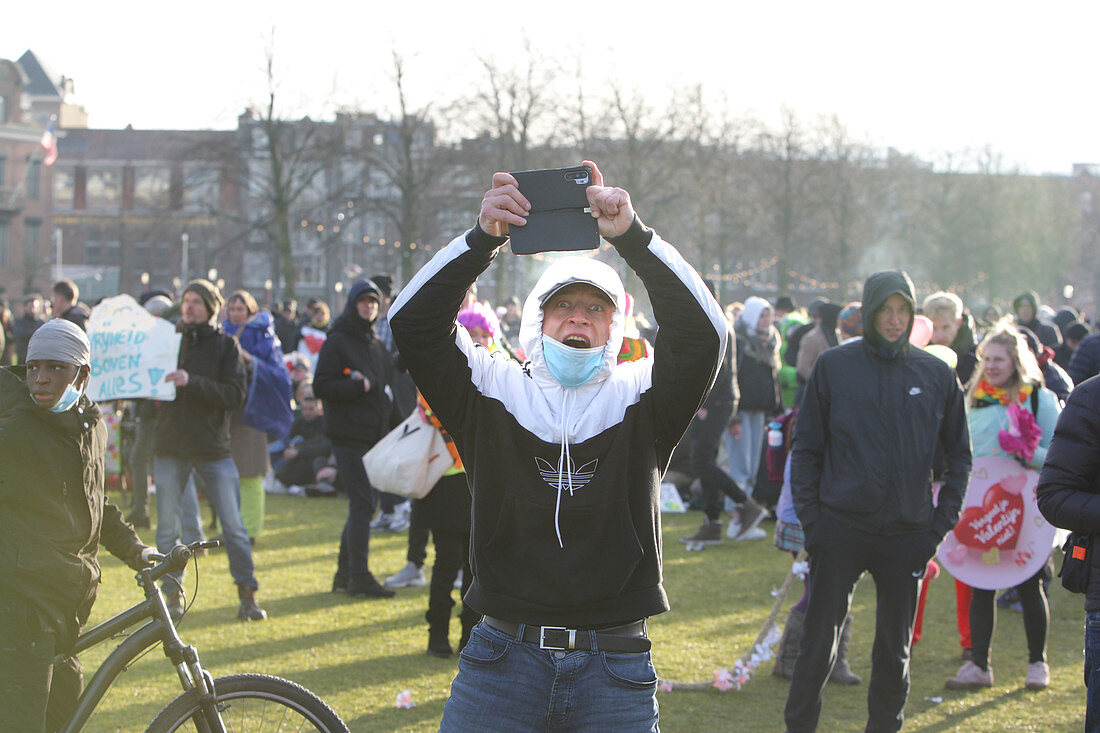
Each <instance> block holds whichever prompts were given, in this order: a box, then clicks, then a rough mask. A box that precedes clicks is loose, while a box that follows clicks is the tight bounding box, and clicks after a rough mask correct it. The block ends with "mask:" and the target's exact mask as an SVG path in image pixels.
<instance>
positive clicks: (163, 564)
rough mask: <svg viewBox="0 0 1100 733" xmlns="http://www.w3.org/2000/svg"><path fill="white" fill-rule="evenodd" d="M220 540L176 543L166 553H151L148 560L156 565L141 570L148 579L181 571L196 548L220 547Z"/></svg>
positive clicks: (157, 578) (155, 578) (158, 578)
mask: <svg viewBox="0 0 1100 733" xmlns="http://www.w3.org/2000/svg"><path fill="white" fill-rule="evenodd" d="M221 544H222V543H221V540H202V541H201V542H192V543H191V544H189V545H176V546H175V547H173V548H172V549H171V550H169V551H168V554H167V555H161V554H153V555H151V556H150V558H149V559H150V560H153V561H156V563H157V564H156V565H154V566H153V567H151V568H146V569H145V570H142V571H141V572H143V573H148V574H149V578H150V580H160V579H161V578H163V577H164V576H165V575H168V574H169V573H179V572H183V570H185V569H186V568H187V562H188V561H189V560H190V559H191V558H192V556H194V554H195V551H196V550H208V549H213V548H215V547H221Z"/></svg>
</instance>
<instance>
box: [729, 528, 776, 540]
mask: <svg viewBox="0 0 1100 733" xmlns="http://www.w3.org/2000/svg"><path fill="white" fill-rule="evenodd" d="M767 538H768V533H767V532H766V531H765V530H763V529H761V528H760V527H753V528H752V529H750V530H749V531H748V532H744V533H742V534H741V536H740V537H738V538H737V539H735V540H734V542H744V541H745V540H764V539H767Z"/></svg>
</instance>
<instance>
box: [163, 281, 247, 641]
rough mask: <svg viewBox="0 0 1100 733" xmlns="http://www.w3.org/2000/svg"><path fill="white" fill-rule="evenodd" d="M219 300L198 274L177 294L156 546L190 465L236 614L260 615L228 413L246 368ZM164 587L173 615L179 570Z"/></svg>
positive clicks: (178, 603)
mask: <svg viewBox="0 0 1100 733" xmlns="http://www.w3.org/2000/svg"><path fill="white" fill-rule="evenodd" d="M224 304H225V300H224V299H223V298H222V294H221V291H219V290H218V288H217V286H216V285H214V284H213V283H211V282H209V281H207V280H202V279H197V280H192V281H191V282H189V283H188V284H187V287H185V288H184V289H183V296H182V297H181V299H180V320H179V323H178V324H176V330H177V331H179V332H180V334H181V335H182V339H181V341H180V354H179V362H178V368H177V369H176V371H174V372H171V373H169V374H168V375H167V376H165V378H164V381H166V382H172V383H174V384H175V385H176V399H175V400H174V401H172V402H164V403H162V404H161V406H160V408H159V411H158V414H157V442H156V459H155V460H154V463H153V474H154V477H155V479H156V485H157V549H159V550H160V551H161V552H168V551H169V550H171V549H172V546H173V545H174V544H175V543H176V541H177V539H178V538H179V536H180V526H181V516H180V512H181V511H183V510H184V509H185V508H186V507H187V506H188V504H185V503H184V492H185V489H186V487H187V478H188V476H190V475H191V471H194V472H195V473H196V474H198V476H199V477H200V478H201V479H202V480H203V484H204V486H203V493H204V494H205V496H206V499H207V501H209V502H210V505H211V506H212V507H214V511H215V512H217V515H218V519H219V520H220V521H221V525H222V536H223V537H224V540H225V544H226V554H227V555H228V556H229V573H230V575H232V576H233V582H234V583H236V585H237V596H238V598H239V599H240V605H239V606H238V608H237V618H239V619H240V620H242V621H262V620H264V619H266V618H267V613H266V612H265V611H264V610H263V609H262V608H260V606H259V604H258V603H256V590H257V588H258V587H259V586H258V584H257V582H256V576H255V572H254V567H253V564H252V545H251V543H250V542H249V541H248V533H247V532H246V531H245V528H244V523H243V522H242V521H241V508H240V503H241V478H240V474H239V473H238V472H237V466H236V465H235V464H234V463H233V456H232V454H231V452H230V441H229V420H230V415H231V413H232V412H233V410H235V409H237V408H238V407H241V406H242V405H244V401H245V385H246V383H247V375H246V371H245V365H244V360H243V359H242V358H241V348H240V345H239V344H238V343H237V340H236V339H234V338H233V337H232V336H230V335H228V334H227V333H225V331H223V330H222V329H221V328H219V327H218V325H217V323H216V322H215V318H216V317H217V315H218V312H219V311H220V310H221V308H222V305H224ZM164 594H165V596H166V597H167V598H168V601H169V610H171V611H172V613H173V615H176V616H178V615H180V614H182V612H183V584H182V577H170V578H166V579H165V582H164Z"/></svg>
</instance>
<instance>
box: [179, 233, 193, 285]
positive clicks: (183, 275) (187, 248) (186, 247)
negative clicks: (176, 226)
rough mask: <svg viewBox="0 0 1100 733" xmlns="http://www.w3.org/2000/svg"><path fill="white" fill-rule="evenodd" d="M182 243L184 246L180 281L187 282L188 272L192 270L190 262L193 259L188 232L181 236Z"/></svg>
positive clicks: (181, 257)
mask: <svg viewBox="0 0 1100 733" xmlns="http://www.w3.org/2000/svg"><path fill="white" fill-rule="evenodd" d="M180 243H181V244H182V245H183V251H182V252H181V253H180V280H181V281H182V282H187V271H188V269H190V268H189V263H188V260H189V259H190V257H191V235H189V234H188V233H187V232H184V233H183V234H181V235H180Z"/></svg>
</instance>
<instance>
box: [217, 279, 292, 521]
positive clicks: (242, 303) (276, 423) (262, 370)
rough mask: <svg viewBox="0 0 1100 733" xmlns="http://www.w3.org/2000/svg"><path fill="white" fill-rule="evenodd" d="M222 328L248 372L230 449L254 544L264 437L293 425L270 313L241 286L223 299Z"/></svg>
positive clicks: (267, 466)
mask: <svg viewBox="0 0 1100 733" xmlns="http://www.w3.org/2000/svg"><path fill="white" fill-rule="evenodd" d="M222 329H223V330H224V331H225V332H226V333H227V334H229V335H230V336H234V337H236V339H237V342H238V343H239V344H240V345H241V358H243V359H244V361H245V365H246V367H247V370H248V397H247V399H246V400H245V404H244V407H243V408H241V409H237V410H234V411H233V415H232V418H231V420H230V423H229V441H230V446H231V447H230V450H231V451H232V454H233V462H234V463H236V464H237V472H238V473H240V475H241V519H242V520H243V521H244V528H245V530H247V531H248V537H249V539H250V540H251V541H252V542H253V543H255V542H256V540H257V539H259V538H260V535H261V534H263V528H264V506H265V494H264V485H263V480H264V476H266V475H267V474H268V472H269V471H270V470H271V461H270V455H269V454H268V451H267V444H268V441H269V440H280V441H283V440H286V439H287V438H288V437H289V436H290V426H291V425H292V424H293V423H294V411H293V410H292V409H291V406H290V403H291V384H290V372H288V371H287V368H286V361H285V359H284V357H283V350H282V345H281V344H280V343H279V337H278V335H276V333H275V323H274V321H273V320H272V318H271V314H270V313H269V312H268V311H266V310H260V306H259V304H258V303H256V299H255V298H254V297H252V293H250V292H248V291H247V290H237V291H235V292H234V293H233V294H232V295H230V296H229V300H228V301H227V303H226V319H225V320H224V321H222Z"/></svg>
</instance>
